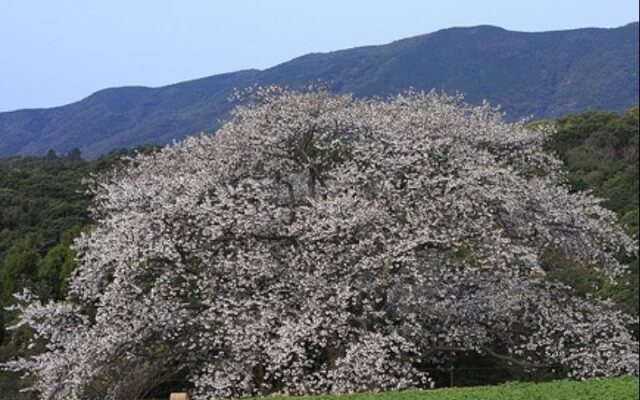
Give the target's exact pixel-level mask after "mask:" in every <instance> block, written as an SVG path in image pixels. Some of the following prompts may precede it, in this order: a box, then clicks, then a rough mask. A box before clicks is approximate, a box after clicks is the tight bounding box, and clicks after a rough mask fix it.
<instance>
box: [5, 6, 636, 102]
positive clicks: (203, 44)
mask: <svg viewBox="0 0 640 400" xmlns="http://www.w3.org/2000/svg"><path fill="white" fill-rule="evenodd" d="M637 19H638V1H637V0H607V1H589V0H537V1H534V0H529V1H524V0H521V1H518V0H415V1H411V0H380V1H378V0H315V1H312V0H304V1H303V0H298V1H294V0H262V1H260V0H235V1H234V0H182V1H179V0H174V1H169V0H0V111H8V110H14V109H18V108H26V107H29V108H32V107H50V106H55V105H62V104H66V103H69V102H73V101H76V100H79V99H81V98H83V97H86V96H88V95H89V94H91V93H92V92H94V91H96V90H99V89H102V88H106V87H112V86H125V85H145V86H160V85H166V84H170V83H175V82H180V81H184V80H188V79H194V78H200V77H204V76H208V75H213V74H218V73H222V72H230V71H235V70H239V69H246V68H260V69H263V68H267V67H270V66H273V65H276V64H279V63H281V62H284V61H287V60H289V59H291V58H294V57H297V56H300V55H302V54H305V53H309V52H323V51H331V50H338V49H344V48H349V47H354V46H361V45H369V44H383V43H387V42H390V41H393V40H397V39H401V38H404V37H409V36H415V35H419V34H424V33H428V32H432V31H436V30H439V29H443V28H448V27H451V26H471V25H480V24H490V25H497V26H501V27H504V28H506V29H510V30H520V31H544V30H557V29H571V28H579V27H616V26H620V25H624V24H627V23H629V22H632V21H635V20H637Z"/></svg>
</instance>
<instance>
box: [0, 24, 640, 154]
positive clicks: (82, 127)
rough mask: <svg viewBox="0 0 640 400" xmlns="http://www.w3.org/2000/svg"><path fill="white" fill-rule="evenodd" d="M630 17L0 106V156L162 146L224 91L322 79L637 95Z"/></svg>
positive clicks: (341, 87)
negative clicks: (613, 23)
mask: <svg viewBox="0 0 640 400" xmlns="http://www.w3.org/2000/svg"><path fill="white" fill-rule="evenodd" d="M637 71H638V23H637V22H635V23H631V24H629V25H626V26H623V27H620V28H615V29H596V28H588V29H576V30H567V31H555V32H536V33H526V32H512V31H507V30H504V29H501V28H498V27H493V26H477V27H471V28H451V29H445V30H442V31H438V32H434V33H431V34H427V35H422V36H416V37H413V38H409V39H404V40H399V41H396V42H393V43H390V44H387V45H381V46H368V47H360V48H354V49H349V50H342V51H336V52H331V53H318V54H308V55H305V56H302V57H299V58H296V59H293V60H291V61H289V62H286V63H283V64H280V65H278V66H275V67H273V68H269V69H267V70H263V71H258V70H248V71H239V72H233V73H228V74H222V75H215V76H211V77H207V78H202V79H198V80H193V81H189V82H182V83H178V84H174V85H170V86H165V87H159V88H146V87H122V88H112V89H106V90H102V91H99V92H97V93H95V94H93V95H91V96H89V97H87V98H85V99H83V100H81V101H78V102H76V103H73V104H69V105H65V106H61V107H55V108H48V109H34V110H18V111H13V112H4V113H0V156H7V155H14V154H34V155H42V154H44V153H46V152H47V151H48V150H49V149H54V150H56V151H58V152H67V151H69V150H70V149H72V148H74V147H79V148H80V149H81V150H82V154H83V156H85V157H89V158H94V157H97V156H98V155H100V154H104V153H106V152H108V151H109V150H111V149H113V148H117V147H132V146H135V145H138V144H143V143H155V144H160V145H162V144H165V143H168V142H170V141H171V140H173V139H180V138H183V137H185V136H188V135H192V134H196V133H198V132H200V131H207V132H211V131H214V130H215V129H216V127H217V125H218V122H217V121H218V119H220V118H224V116H225V115H226V114H227V113H228V111H229V110H230V109H231V108H232V106H233V104H231V103H230V102H229V101H228V98H229V96H230V95H231V94H232V93H233V89H234V88H244V87H247V86H250V85H255V84H258V85H267V84H272V83H276V84H279V85H289V86H291V87H299V86H303V85H308V84H311V83H318V82H321V83H324V84H327V85H329V86H330V87H331V88H332V90H334V91H336V92H352V93H354V94H355V95H356V96H373V95H383V96H384V95H390V94H394V93H397V92H400V91H403V90H406V89H407V88H408V87H414V88H417V89H423V90H430V89H438V90H444V91H447V92H450V93H451V92H460V93H464V94H465V95H466V99H467V100H468V101H469V102H473V103H477V102H480V101H482V100H483V99H487V100H488V101H490V102H491V103H492V104H496V105H498V104H499V105H501V106H502V108H503V110H504V111H505V112H506V113H507V116H508V118H509V119H512V120H513V119H518V118H521V117H527V116H533V118H534V119H540V118H550V117H557V116H561V115H565V114H568V113H574V112H581V111H584V110H588V109H597V110H610V111H623V110H625V109H627V108H629V107H633V106H636V105H637V104H638V72H637Z"/></svg>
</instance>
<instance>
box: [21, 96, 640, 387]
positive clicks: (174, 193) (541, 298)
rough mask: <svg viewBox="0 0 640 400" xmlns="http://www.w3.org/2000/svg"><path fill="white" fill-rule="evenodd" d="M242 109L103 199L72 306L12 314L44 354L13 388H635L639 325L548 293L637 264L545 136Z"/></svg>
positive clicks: (282, 108)
mask: <svg viewBox="0 0 640 400" xmlns="http://www.w3.org/2000/svg"><path fill="white" fill-rule="evenodd" d="M251 96H252V98H253V100H252V101H251V102H250V103H249V104H247V105H242V106H238V107H237V108H236V109H235V111H234V112H233V114H232V116H231V118H230V120H229V121H228V122H227V123H225V124H224V125H223V126H222V128H221V129H220V130H219V131H218V132H217V133H216V134H215V135H214V136H206V135H203V136H199V137H196V138H190V139H187V140H186V141H184V142H181V143H177V144H175V145H172V146H169V147H167V148H165V149H164V150H162V151H160V152H158V153H155V154H151V155H140V156H138V157H136V158H134V159H131V160H130V161H129V163H128V164H126V165H125V166H121V167H119V168H116V169H114V170H113V171H112V172H110V173H108V174H106V175H103V176H99V177H96V178H95V179H93V181H92V185H91V186H92V194H93V196H94V199H95V202H94V204H95V205H94V208H93V210H92V212H93V215H94V218H95V221H96V225H95V227H94V228H93V229H92V231H91V232H90V233H89V234H86V235H84V236H82V237H81V238H79V239H78V240H77V241H76V242H75V245H74V246H75V249H76V251H77V253H78V257H79V260H78V261H79V266H78V268H77V270H76V271H75V274H74V275H73V277H72V278H71V281H70V294H69V298H68V299H67V300H66V301H65V302H52V303H48V304H41V303H40V302H38V300H37V299H33V298H31V297H30V296H29V295H28V294H25V295H23V296H21V297H20V299H21V303H20V305H19V306H18V307H19V309H20V311H21V317H20V318H21V319H20V322H19V325H28V326H30V327H31V328H32V329H33V331H34V333H35V337H34V340H44V341H45V342H46V349H47V350H46V351H45V352H44V353H42V354H39V355H36V356H33V357H31V358H25V359H21V360H18V361H16V362H15V363H13V364H12V367H13V368H15V369H20V370H23V371H25V372H26V373H27V374H29V375H33V376H35V378H36V380H35V383H34V385H33V389H34V390H37V391H38V392H39V393H40V395H41V397H42V398H43V399H84V398H91V393H92V390H93V391H95V390H98V389H96V388H100V390H102V393H103V395H104V396H105V397H106V398H110V399H122V398H125V397H126V396H125V394H123V393H124V390H126V388H127V387H128V386H127V385H130V383H131V380H132V379H139V377H140V375H139V374H141V373H143V372H144V371H151V370H153V371H162V372H163V373H164V374H165V375H163V376H166V374H167V373H169V374H171V373H175V374H178V375H179V374H182V376H186V377H187V379H188V380H189V381H190V382H191V383H192V385H193V391H194V393H195V394H196V395H197V396H200V397H198V398H203V399H204V398H211V397H232V396H249V395H256V394H267V393H271V392H284V393H291V394H306V393H322V392H350V391H363V390H383V389H402V388H409V387H428V386H430V385H431V384H432V381H431V379H430V377H429V375H428V373H427V372H426V370H427V367H430V366H431V367H433V366H434V365H436V366H437V365H441V364H443V363H446V362H447V361H448V360H450V359H452V358H453V357H455V356H456V355H457V354H460V353H477V354H481V355H487V356H490V357H496V358H501V359H505V360H509V361H510V362H512V363H516V364H520V365H523V366H536V365H542V364H544V365H558V366H562V367H564V368H566V369H567V370H568V371H570V375H571V376H574V377H578V378H582V377H591V376H610V375H618V374H629V373H631V374H637V373H638V343H637V341H636V340H635V339H634V338H633V336H632V335H631V334H630V333H629V331H628V326H629V324H630V323H635V321H633V320H632V319H631V318H630V317H628V316H626V315H623V314H621V313H619V312H617V311H615V310H614V309H613V307H612V306H611V304H609V303H607V302H604V301H600V300H596V299H584V298H580V297H578V296H576V295H575V294H574V293H573V292H572V290H571V288H569V287H567V286H564V285H562V284H560V283H557V282H551V281H549V280H548V279H546V278H545V271H544V270H543V268H542V267H541V264H542V263H541V256H542V254H543V253H544V252H545V251H548V250H553V251H560V252H563V253H564V254H566V256H567V257H570V258H573V259H576V260H579V261H583V262H589V263H593V264H594V265H597V266H598V267H597V268H599V269H600V272H602V273H603V274H606V275H607V276H609V277H610V278H611V279H613V278H615V277H616V276H617V275H619V274H620V273H622V272H623V271H624V268H625V267H624V265H621V264H620V262H618V259H619V257H617V256H618V255H620V254H625V253H626V254H635V253H637V248H636V244H635V241H634V240H632V239H631V238H629V237H628V236H626V235H625V233H624V232H623V231H622V230H621V229H620V228H619V227H618V226H617V225H616V218H615V215H614V214H613V213H612V212H610V211H608V210H605V209H604V208H602V207H601V206H600V205H599V202H600V201H599V200H598V199H595V198H593V197H591V196H590V195H588V194H584V193H570V192H569V191H568V189H567V187H566V186H565V185H564V184H563V180H564V177H563V173H562V165H561V163H560V162H559V161H558V160H557V159H556V158H554V157H553V156H551V155H548V154H546V153H544V152H543V151H542V144H543V142H544V140H545V137H546V136H547V135H548V134H550V133H551V132H550V130H549V129H548V128H540V129H539V130H536V131H529V130H526V129H524V127H523V125H522V124H520V123H516V124H511V123H506V122H504V121H503V120H502V117H501V115H500V114H499V113H498V112H496V111H495V110H493V109H491V107H489V106H488V105H486V104H484V105H482V106H470V105H467V104H465V103H463V102H462V101H461V99H459V98H457V97H449V96H445V95H439V94H435V93H429V94H425V93H415V92H407V93H404V94H401V95H398V96H397V97H393V98H390V99H373V100H354V99H352V98H351V97H350V96H334V95H332V94H330V93H328V92H325V91H309V92H303V93H301V92H293V91H287V90H283V89H280V88H277V87H270V88H259V89H255V90H254V91H253V92H252V94H251ZM136 374H138V375H136ZM152 376H156V375H152ZM136 377H138V378H136ZM168 379H170V378H168ZM104 382H107V383H104ZM151 383H153V382H150V384H151Z"/></svg>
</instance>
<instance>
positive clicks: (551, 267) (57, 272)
mask: <svg viewBox="0 0 640 400" xmlns="http://www.w3.org/2000/svg"><path fill="white" fill-rule="evenodd" d="M638 116H639V113H638V108H633V109H630V110H628V111H627V112H626V113H624V114H623V115H620V114H617V113H607V112H596V111H590V112H585V113H582V114H576V115H569V116H566V117H563V118H560V119H558V120H555V121H553V123H554V124H555V125H556V128H557V132H556V133H555V134H554V135H552V136H551V137H550V139H549V140H548V142H547V149H548V151H549V152H553V153H555V154H556V155H557V156H558V157H559V158H560V159H561V160H562V161H563V162H564V163H565V165H566V169H567V183H568V184H569V185H570V186H571V188H572V189H573V190H576V191H580V190H590V191H592V192H593V193H594V194H595V195H597V196H598V197H601V198H602V199H603V201H604V205H605V206H606V207H608V208H609V209H611V210H613V211H615V212H616V213H617V214H618V216H619V219H620V223H621V224H623V226H624V227H625V228H626V229H627V230H628V232H629V233H631V234H632V235H634V237H635V238H637V237H638V215H639V214H638V203H639V202H638V191H639V187H638V184H639V183H638V182H639V172H638V171H639V167H638V136H639V127H638ZM538 123H550V122H549V121H539V122H536V123H534V124H538ZM157 149H158V147H156V146H143V147H139V148H136V149H132V150H114V151H112V152H111V153H109V154H107V155H105V156H103V157H101V158H99V159H97V160H95V161H86V160H83V159H82V158H81V154H80V152H79V150H77V149H76V150H72V151H70V152H69V153H67V154H64V155H59V154H56V153H55V152H54V151H50V152H49V153H48V154H47V155H46V156H44V157H9V158H3V159H0V303H1V304H0V305H2V307H3V308H2V311H0V342H1V345H0V363H1V362H5V361H7V360H9V359H11V358H12V357H14V356H15V355H17V354H26V352H30V351H37V350H38V348H37V347H36V348H32V349H29V346H28V343H27V341H26V339H25V338H26V337H28V335H27V332H21V331H20V329H18V330H15V331H8V330H7V329H6V327H7V326H9V325H11V323H12V318H13V315H12V313H11V312H10V311H7V310H5V309H4V308H5V307H7V306H10V305H11V303H12V301H13V296H12V294H13V293H16V292H20V291H22V290H23V288H29V289H30V290H31V291H32V292H33V293H35V294H36V295H37V296H38V297H39V298H40V299H41V300H43V301H47V300H60V299H63V298H64V297H65V293H66V290H67V278H68V277H69V275H70V274H71V273H72V271H73V269H74V267H75V261H74V257H75V255H74V252H73V250H72V249H71V247H70V245H71V243H72V241H73V239H74V238H75V237H77V236H78V235H80V233H81V232H82V231H83V230H88V229H91V219H90V216H89V213H88V207H89V206H90V203H91V199H90V198H88V196H87V195H86V194H85V186H84V185H85V183H83V182H84V181H83V179H84V178H86V177H88V176H89V175H90V174H95V173H100V172H101V171H104V170H106V169H109V168H112V167H113V166H114V165H115V164H117V163H118V162H119V161H118V160H120V157H121V156H125V155H132V154H134V153H136V152H151V151H156V150H157ZM623 261H625V262H627V263H629V264H630V265H631V266H632V267H631V269H630V271H629V272H628V274H627V275H626V276H624V277H622V278H620V282H619V283H618V284H617V285H612V284H611V283H610V282H608V281H607V280H606V279H604V277H602V276H600V275H598V274H597V273H596V272H595V270H594V269H593V268H592V267H591V266H589V265H580V264H577V263H575V262H573V261H571V260H569V259H566V258H564V257H563V255H562V254H551V253H550V254H548V255H547V257H546V260H545V266H546V269H547V276H548V277H549V279H554V280H558V281H561V282H564V283H566V284H568V285H570V286H572V287H573V288H574V289H575V290H576V291H577V292H578V293H582V294H584V295H587V294H595V295H597V296H603V297H609V298H612V299H613V300H614V301H615V302H616V304H617V305H618V306H619V307H620V308H621V309H622V310H624V311H627V312H629V313H632V314H635V315H638V303H639V300H638V260H637V259H636V260H623ZM19 387H20V382H19V379H18V376H17V375H16V374H12V373H1V374H0V393H3V394H5V395H6V394H7V393H16V390H17V389H19ZM23 396H24V397H23V398H29V397H28V395H27V394H24V395H23ZM9 397H10V398H20V397H19V395H18V394H17V393H16V394H15V395H10V396H9Z"/></svg>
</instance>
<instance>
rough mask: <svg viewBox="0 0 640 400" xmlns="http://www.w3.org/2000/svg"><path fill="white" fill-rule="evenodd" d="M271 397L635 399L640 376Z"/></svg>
mask: <svg viewBox="0 0 640 400" xmlns="http://www.w3.org/2000/svg"><path fill="white" fill-rule="evenodd" d="M265 399H269V400H302V399H306V400H600V399H602V400H636V399H638V378H635V377H622V378H612V379H592V380H587V381H569V380H562V381H553V382H546V383H520V382H514V383H507V384H504V385H498V386H484V387H473V388H454V389H436V390H429V391H406V392H385V393H361V394H347V395H331V396H305V397H280V396H272V397H267V398H265Z"/></svg>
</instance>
